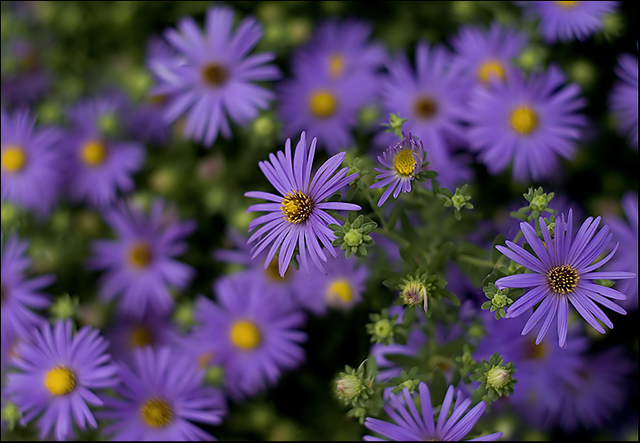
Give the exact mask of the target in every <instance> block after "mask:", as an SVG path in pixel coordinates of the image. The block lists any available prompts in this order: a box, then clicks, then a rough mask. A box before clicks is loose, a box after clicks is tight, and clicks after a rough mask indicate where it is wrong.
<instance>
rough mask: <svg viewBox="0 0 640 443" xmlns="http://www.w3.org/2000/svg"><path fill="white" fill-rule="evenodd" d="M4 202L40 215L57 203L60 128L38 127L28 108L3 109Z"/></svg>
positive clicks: (0, 124) (0, 134) (0, 117)
mask: <svg viewBox="0 0 640 443" xmlns="http://www.w3.org/2000/svg"><path fill="white" fill-rule="evenodd" d="M0 127H1V129H0V145H1V164H2V201H10V202H12V203H14V204H16V205H18V206H22V207H23V208H25V209H27V210H29V211H33V212H34V213H36V214H37V215H39V216H41V217H45V216H46V215H48V214H49V212H50V211H51V209H52V208H53V206H54V205H56V204H57V200H58V194H59V191H60V184H61V173H60V165H59V156H58V154H57V153H56V150H55V144H56V143H57V142H58V141H59V139H60V134H61V133H60V131H59V130H57V129H55V128H46V129H35V118H31V116H30V115H29V111H28V110H27V111H15V112H14V113H13V114H12V115H11V114H9V113H8V112H7V111H5V109H4V107H3V108H2V109H0Z"/></svg>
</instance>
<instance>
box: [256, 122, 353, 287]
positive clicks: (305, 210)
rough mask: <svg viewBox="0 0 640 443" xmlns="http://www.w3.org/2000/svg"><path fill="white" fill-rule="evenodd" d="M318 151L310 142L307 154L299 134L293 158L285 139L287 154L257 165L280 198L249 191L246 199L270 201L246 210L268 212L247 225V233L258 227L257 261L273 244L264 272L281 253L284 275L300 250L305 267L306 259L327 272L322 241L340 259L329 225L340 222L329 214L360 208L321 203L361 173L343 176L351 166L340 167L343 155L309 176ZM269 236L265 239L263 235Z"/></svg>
mask: <svg viewBox="0 0 640 443" xmlns="http://www.w3.org/2000/svg"><path fill="white" fill-rule="evenodd" d="M315 150H316V139H315V138H314V139H313V140H312V141H311V148H310V149H309V152H308V154H307V138H306V134H305V133H304V132H302V134H300V141H299V142H298V144H297V146H296V151H295V155H294V157H293V158H292V157H291V139H287V142H286V144H285V150H284V153H283V152H282V151H278V153H277V156H276V155H274V154H270V155H269V160H270V162H267V161H263V162H260V163H259V166H260V169H261V170H262V172H263V173H264V175H265V176H266V177H267V179H268V180H269V182H271V184H272V185H273V186H274V187H275V188H276V190H277V191H278V192H279V193H280V194H281V195H280V196H278V195H274V194H270V193H267V192H260V191H250V192H247V193H245V196H247V197H252V198H261V199H265V200H269V201H270V202H271V203H259V204H256V205H252V206H249V208H248V209H247V212H252V211H266V212H268V214H265V215H262V216H260V217H258V218H256V219H254V220H253V221H251V223H249V231H252V230H254V229H255V228H256V227H258V226H260V225H263V226H262V227H260V228H259V229H257V230H256V231H255V232H254V233H253V234H252V235H251V237H249V241H248V242H249V243H252V242H254V241H256V240H258V239H260V240H259V241H258V243H257V244H256V245H255V246H254V248H253V257H252V258H255V257H256V256H257V255H258V254H260V252H261V251H262V250H264V249H265V248H266V247H267V246H269V245H270V244H271V245H272V246H271V249H270V250H269V255H267V259H266V260H265V264H264V268H265V269H267V267H268V266H269V263H271V260H272V259H273V257H274V255H275V254H276V252H277V251H278V249H279V250H280V255H279V257H278V268H279V269H280V276H281V277H283V276H284V273H285V272H286V271H287V268H288V267H289V264H290V262H291V258H292V257H293V252H294V250H295V249H296V246H298V249H299V254H300V261H301V264H302V267H303V268H304V269H306V270H307V271H308V270H309V265H308V256H311V260H312V261H313V262H314V264H315V265H316V266H317V268H318V269H320V270H321V271H323V272H324V268H323V266H322V263H320V260H322V261H327V258H326V256H325V254H324V252H323V251H322V247H321V246H320V244H319V242H318V240H320V242H321V243H322V244H323V245H324V247H325V248H326V249H327V250H328V251H329V253H330V254H331V255H333V256H334V257H337V254H336V252H335V250H334V247H333V246H332V245H331V242H332V241H333V240H334V239H335V238H336V236H335V234H334V233H333V231H332V230H331V229H329V228H328V227H327V225H329V224H331V223H335V224H338V222H337V220H336V219H335V218H333V217H332V216H331V215H329V214H328V213H327V212H325V210H328V209H332V210H346V211H357V210H360V209H361V208H360V206H358V205H355V204H353V203H343V202H323V200H325V199H326V198H328V197H330V196H331V195H333V194H334V193H335V192H337V191H339V190H340V189H342V187H344V186H345V185H347V184H349V182H351V181H352V180H353V179H355V178H356V177H357V176H358V174H357V173H356V174H351V175H348V176H346V177H345V175H346V174H347V171H348V169H349V168H346V167H345V168H342V169H341V170H339V171H338V168H339V167H340V165H341V164H342V162H343V160H344V157H345V155H346V153H344V152H340V153H338V154H335V155H334V156H332V157H331V158H329V160H327V161H326V162H325V163H324V164H323V165H322V166H321V167H320V169H318V171H317V172H316V174H315V176H314V177H313V178H312V177H311V168H312V167H313V156H314V154H315ZM265 234H266V235H265Z"/></svg>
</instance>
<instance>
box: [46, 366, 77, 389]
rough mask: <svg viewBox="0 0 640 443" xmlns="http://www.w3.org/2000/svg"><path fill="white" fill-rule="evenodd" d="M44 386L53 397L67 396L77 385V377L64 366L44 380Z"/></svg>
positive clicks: (48, 374)
mask: <svg viewBox="0 0 640 443" xmlns="http://www.w3.org/2000/svg"><path fill="white" fill-rule="evenodd" d="M44 385H45V386H46V387H47V389H48V390H49V392H51V393H52V394H53V395H56V396H60V395H66V394H68V393H69V392H71V391H72V390H73V388H74V387H75V385H76V375H75V374H74V373H73V371H71V370H70V369H67V368H65V367H64V366H58V367H57V368H53V369H52V370H50V371H49V372H47V375H46V376H45V378H44Z"/></svg>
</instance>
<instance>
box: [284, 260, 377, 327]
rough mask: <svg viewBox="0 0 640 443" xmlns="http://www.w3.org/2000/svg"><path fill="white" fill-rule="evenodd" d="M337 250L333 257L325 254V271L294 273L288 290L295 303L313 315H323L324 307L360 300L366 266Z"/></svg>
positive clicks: (345, 305) (347, 305)
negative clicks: (292, 295)
mask: <svg viewBox="0 0 640 443" xmlns="http://www.w3.org/2000/svg"><path fill="white" fill-rule="evenodd" d="M341 252H342V251H339V252H338V257H337V258H334V257H328V259H327V263H326V264H325V270H326V274H325V273H323V272H319V271H318V270H314V271H315V272H312V273H311V276H309V275H307V274H305V273H302V272H298V273H297V274H295V276H294V282H293V285H292V286H293V289H294V290H293V291H292V293H293V294H294V300H295V302H296V303H297V304H298V305H299V306H301V307H302V308H304V309H306V310H308V311H310V312H312V313H314V314H315V315H324V314H326V312H327V309H328V308H333V309H338V310H348V309H350V308H352V307H353V306H354V305H356V304H357V303H359V302H360V301H361V300H362V293H363V292H364V287H365V283H366V280H367V277H368V275H369V269H368V267H367V266H365V265H363V264H360V263H358V261H357V259H355V258H351V259H348V258H345V256H344V254H342V253H341Z"/></svg>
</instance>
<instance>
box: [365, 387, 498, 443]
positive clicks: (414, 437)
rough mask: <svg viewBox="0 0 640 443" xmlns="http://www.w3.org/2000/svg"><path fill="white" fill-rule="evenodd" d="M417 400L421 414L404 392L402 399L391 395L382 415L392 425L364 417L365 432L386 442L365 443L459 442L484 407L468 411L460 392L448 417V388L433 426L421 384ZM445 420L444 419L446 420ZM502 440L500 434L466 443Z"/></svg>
mask: <svg viewBox="0 0 640 443" xmlns="http://www.w3.org/2000/svg"><path fill="white" fill-rule="evenodd" d="M418 389H419V393H420V395H419V400H420V406H421V411H418V408H417V407H416V404H415V401H416V400H415V399H414V398H413V397H412V396H411V394H410V393H409V389H407V388H404V390H403V391H402V395H401V394H400V393H398V394H391V395H390V396H389V398H388V400H387V405H386V406H385V407H384V411H385V412H386V413H387V415H388V416H389V417H390V418H391V420H393V421H394V423H390V422H387V421H383V420H379V419H377V418H371V417H367V418H366V419H365V421H364V425H365V427H366V428H368V429H369V430H371V431H373V432H375V433H377V434H379V435H381V436H383V437H386V438H379V437H374V436H371V435H365V436H364V437H363V440H365V441H385V440H391V441H429V440H435V441H460V440H462V439H463V438H464V437H465V436H466V435H467V434H468V433H469V432H470V431H471V429H472V428H473V427H474V426H475V424H476V423H477V422H478V420H479V419H480V416H482V413H483V412H484V410H485V409H486V407H487V404H486V403H485V402H484V401H481V402H480V403H478V404H477V405H475V406H474V407H473V408H472V409H471V410H470V411H467V409H468V408H469V406H471V399H470V398H463V397H462V395H461V392H460V391H458V393H457V395H456V402H455V404H454V406H453V411H452V413H451V415H450V416H448V415H449V410H450V408H451V404H452V402H453V397H454V387H453V385H450V386H449V388H448V389H447V394H446V395H445V397H444V401H443V402H442V407H441V409H440V413H439V414H438V418H437V421H436V422H435V423H434V415H435V412H436V410H435V409H434V408H433V406H432V405H431V396H430V394H429V388H428V387H427V385H426V384H425V383H424V382H420V385H419V386H418ZM447 416H448V417H447ZM501 436H502V432H496V433H493V434H489V435H484V436H481V437H478V438H472V439H470V440H469V441H478V440H481V441H494V440H497V439H499V438H500V437H501Z"/></svg>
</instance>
